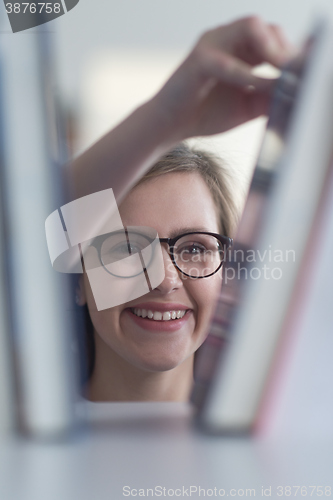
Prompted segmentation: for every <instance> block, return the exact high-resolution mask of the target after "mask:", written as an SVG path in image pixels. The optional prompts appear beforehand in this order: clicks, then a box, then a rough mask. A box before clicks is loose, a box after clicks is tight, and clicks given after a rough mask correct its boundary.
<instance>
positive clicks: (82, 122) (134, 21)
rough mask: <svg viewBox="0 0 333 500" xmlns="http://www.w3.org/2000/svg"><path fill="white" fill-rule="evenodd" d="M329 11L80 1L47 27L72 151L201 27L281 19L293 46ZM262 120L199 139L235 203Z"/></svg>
mask: <svg viewBox="0 0 333 500" xmlns="http://www.w3.org/2000/svg"><path fill="white" fill-rule="evenodd" d="M328 11H329V12H331V13H332V16H333V2H332V0H321V2H320V1H319V2H318V1H317V0H279V1H276V0H275V1H273V0H252V1H249V0H232V1H229V2H227V1H226V0H163V1H162V0H117V1H116V0H80V2H79V4H78V5H77V6H76V7H75V8H74V9H73V10H72V11H70V12H69V13H68V14H66V15H65V16H62V17H60V18H58V19H57V20H55V21H53V22H51V23H49V25H48V28H49V29H50V30H51V31H52V32H53V36H54V44H55V50H56V64H57V78H58V91H59V96H60V100H61V102H62V106H63V108H64V109H65V111H66V114H67V116H68V119H69V123H70V124H71V135H72V138H73V154H78V152H80V151H82V150H84V149H85V148H87V147H88V146H89V145H90V144H91V143H92V142H94V141H95V140H96V139H98V137H100V136H101V135H102V134H103V133H105V132H106V131H107V130H108V129H109V128H110V127H112V126H114V125H115V124H116V123H117V122H119V121H120V120H121V119H122V118H124V117H125V116H126V115H127V114H128V113H129V112H130V111H131V110H132V109H134V108H135V107H136V106H137V105H138V104H140V103H141V102H143V101H144V100H146V99H148V98H149V97H150V96H151V95H153V93H154V92H155V91H156V90H158V89H159V87H160V86H161V85H162V84H163V82H164V81H165V80H166V78H167V77H168V75H170V73H171V72H172V70H173V69H174V68H175V67H176V66H177V65H178V64H179V63H180V62H181V60H182V59H183V58H184V57H185V55H186V54H187V52H188V51H189V50H190V48H191V47H192V46H193V44H194V43H195V41H196V39H197V38H198V36H199V35H200V33H202V32H203V31H204V30H206V29H209V28H211V27H214V26H216V25H218V24H223V23H227V22H229V21H232V20H234V19H236V18H239V17H241V16H246V15H249V14H258V15H260V16H261V17H263V18H264V19H265V20H266V21H269V22H272V23H277V24H280V25H281V26H282V27H283V28H284V30H285V32H286V33H287V35H288V37H289V38H290V40H291V41H293V42H295V43H296V44H298V43H300V42H301V41H302V39H303V38H304V36H305V34H306V32H307V30H308V29H309V28H310V27H311V23H312V22H313V19H314V18H315V17H316V15H317V14H320V12H324V13H325V12H328ZM8 29H10V28H9V23H8ZM30 31H32V30H30ZM16 36H29V35H28V34H21V35H16ZM264 125H265V120H264V119H258V120H255V121H254V122H252V123H250V124H247V125H244V126H242V127H239V128H238V129H235V130H233V131H231V132H228V133H226V134H222V135H220V136H218V137H214V138H213V140H211V139H204V140H202V141H200V144H201V145H202V146H203V147H206V149H210V150H213V151H214V152H216V153H217V154H219V155H220V156H222V157H223V158H224V160H225V161H226V162H227V164H228V165H229V166H230V168H231V169H232V170H233V172H234V173H235V177H236V180H237V181H238V182H237V186H238V187H237V191H238V194H239V199H240V200H241V199H242V196H243V194H244V193H245V192H246V187H247V185H248V181H249V178H250V175H251V171H252V168H253V166H254V163H255V161H256V157H257V154H258V148H259V145H260V140H261V137H262V133H263V128H264Z"/></svg>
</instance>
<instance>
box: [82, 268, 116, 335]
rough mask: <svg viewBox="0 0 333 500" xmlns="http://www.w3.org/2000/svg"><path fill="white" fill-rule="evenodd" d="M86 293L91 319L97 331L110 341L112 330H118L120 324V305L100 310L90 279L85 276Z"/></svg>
mask: <svg viewBox="0 0 333 500" xmlns="http://www.w3.org/2000/svg"><path fill="white" fill-rule="evenodd" d="M85 295H86V300H87V306H88V309H89V315H90V319H91V321H92V324H93V326H94V329H95V331H96V333H98V334H99V335H100V337H101V338H102V339H103V340H104V341H105V342H106V343H109V340H110V337H111V336H112V332H116V331H117V327H118V325H119V315H120V311H119V308H118V307H112V308H110V309H104V310H103V311H98V310H97V308H96V303H95V300H94V297H93V294H92V291H91V288H90V285H89V281H88V279H87V278H86V277H85Z"/></svg>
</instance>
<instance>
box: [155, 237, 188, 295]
mask: <svg viewBox="0 0 333 500" xmlns="http://www.w3.org/2000/svg"><path fill="white" fill-rule="evenodd" d="M161 246H162V254H163V261H164V270H165V276H164V280H163V281H162V283H160V284H159V286H157V287H156V288H155V290H159V291H160V292H162V293H164V294H167V293H171V292H172V291H174V290H177V289H179V288H181V287H182V286H183V280H182V279H181V273H180V272H179V271H178V270H177V269H176V267H175V266H174V264H173V262H172V260H171V257H170V255H169V252H168V250H167V248H166V246H165V244H163V243H162V244H161Z"/></svg>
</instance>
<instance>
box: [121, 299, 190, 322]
mask: <svg viewBox="0 0 333 500" xmlns="http://www.w3.org/2000/svg"><path fill="white" fill-rule="evenodd" d="M130 308H131V309H136V308H137V309H150V310H151V311H153V312H154V311H159V312H166V311H187V310H188V309H192V308H191V307H189V306H186V305H185V304H180V303H176V302H140V303H139V304H131V306H130ZM172 321H176V320H172Z"/></svg>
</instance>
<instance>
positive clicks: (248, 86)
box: [202, 50, 272, 93]
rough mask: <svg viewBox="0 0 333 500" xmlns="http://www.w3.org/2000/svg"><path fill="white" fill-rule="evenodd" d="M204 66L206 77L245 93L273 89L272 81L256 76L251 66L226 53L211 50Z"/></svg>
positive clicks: (204, 60)
mask: <svg viewBox="0 0 333 500" xmlns="http://www.w3.org/2000/svg"><path fill="white" fill-rule="evenodd" d="M202 64H203V71H204V73H205V75H204V76H206V77H210V78H212V77H213V78H216V79H217V80H218V81H219V82H223V83H226V84H228V85H235V86H237V87H239V88H242V89H243V90H244V91H245V92H249V93H252V92H256V91H257V92H268V91H270V90H271V88H272V80H271V79H266V78H260V77H258V76H256V75H254V74H253V73H252V66H251V65H249V64H247V63H246V62H244V61H242V60H241V59H238V58H236V57H233V56H231V55H230V54H227V53H225V52H219V51H217V50H215V51H212V50H211V51H210V52H209V54H207V53H206V54H205V57H204V59H203V63H202Z"/></svg>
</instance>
